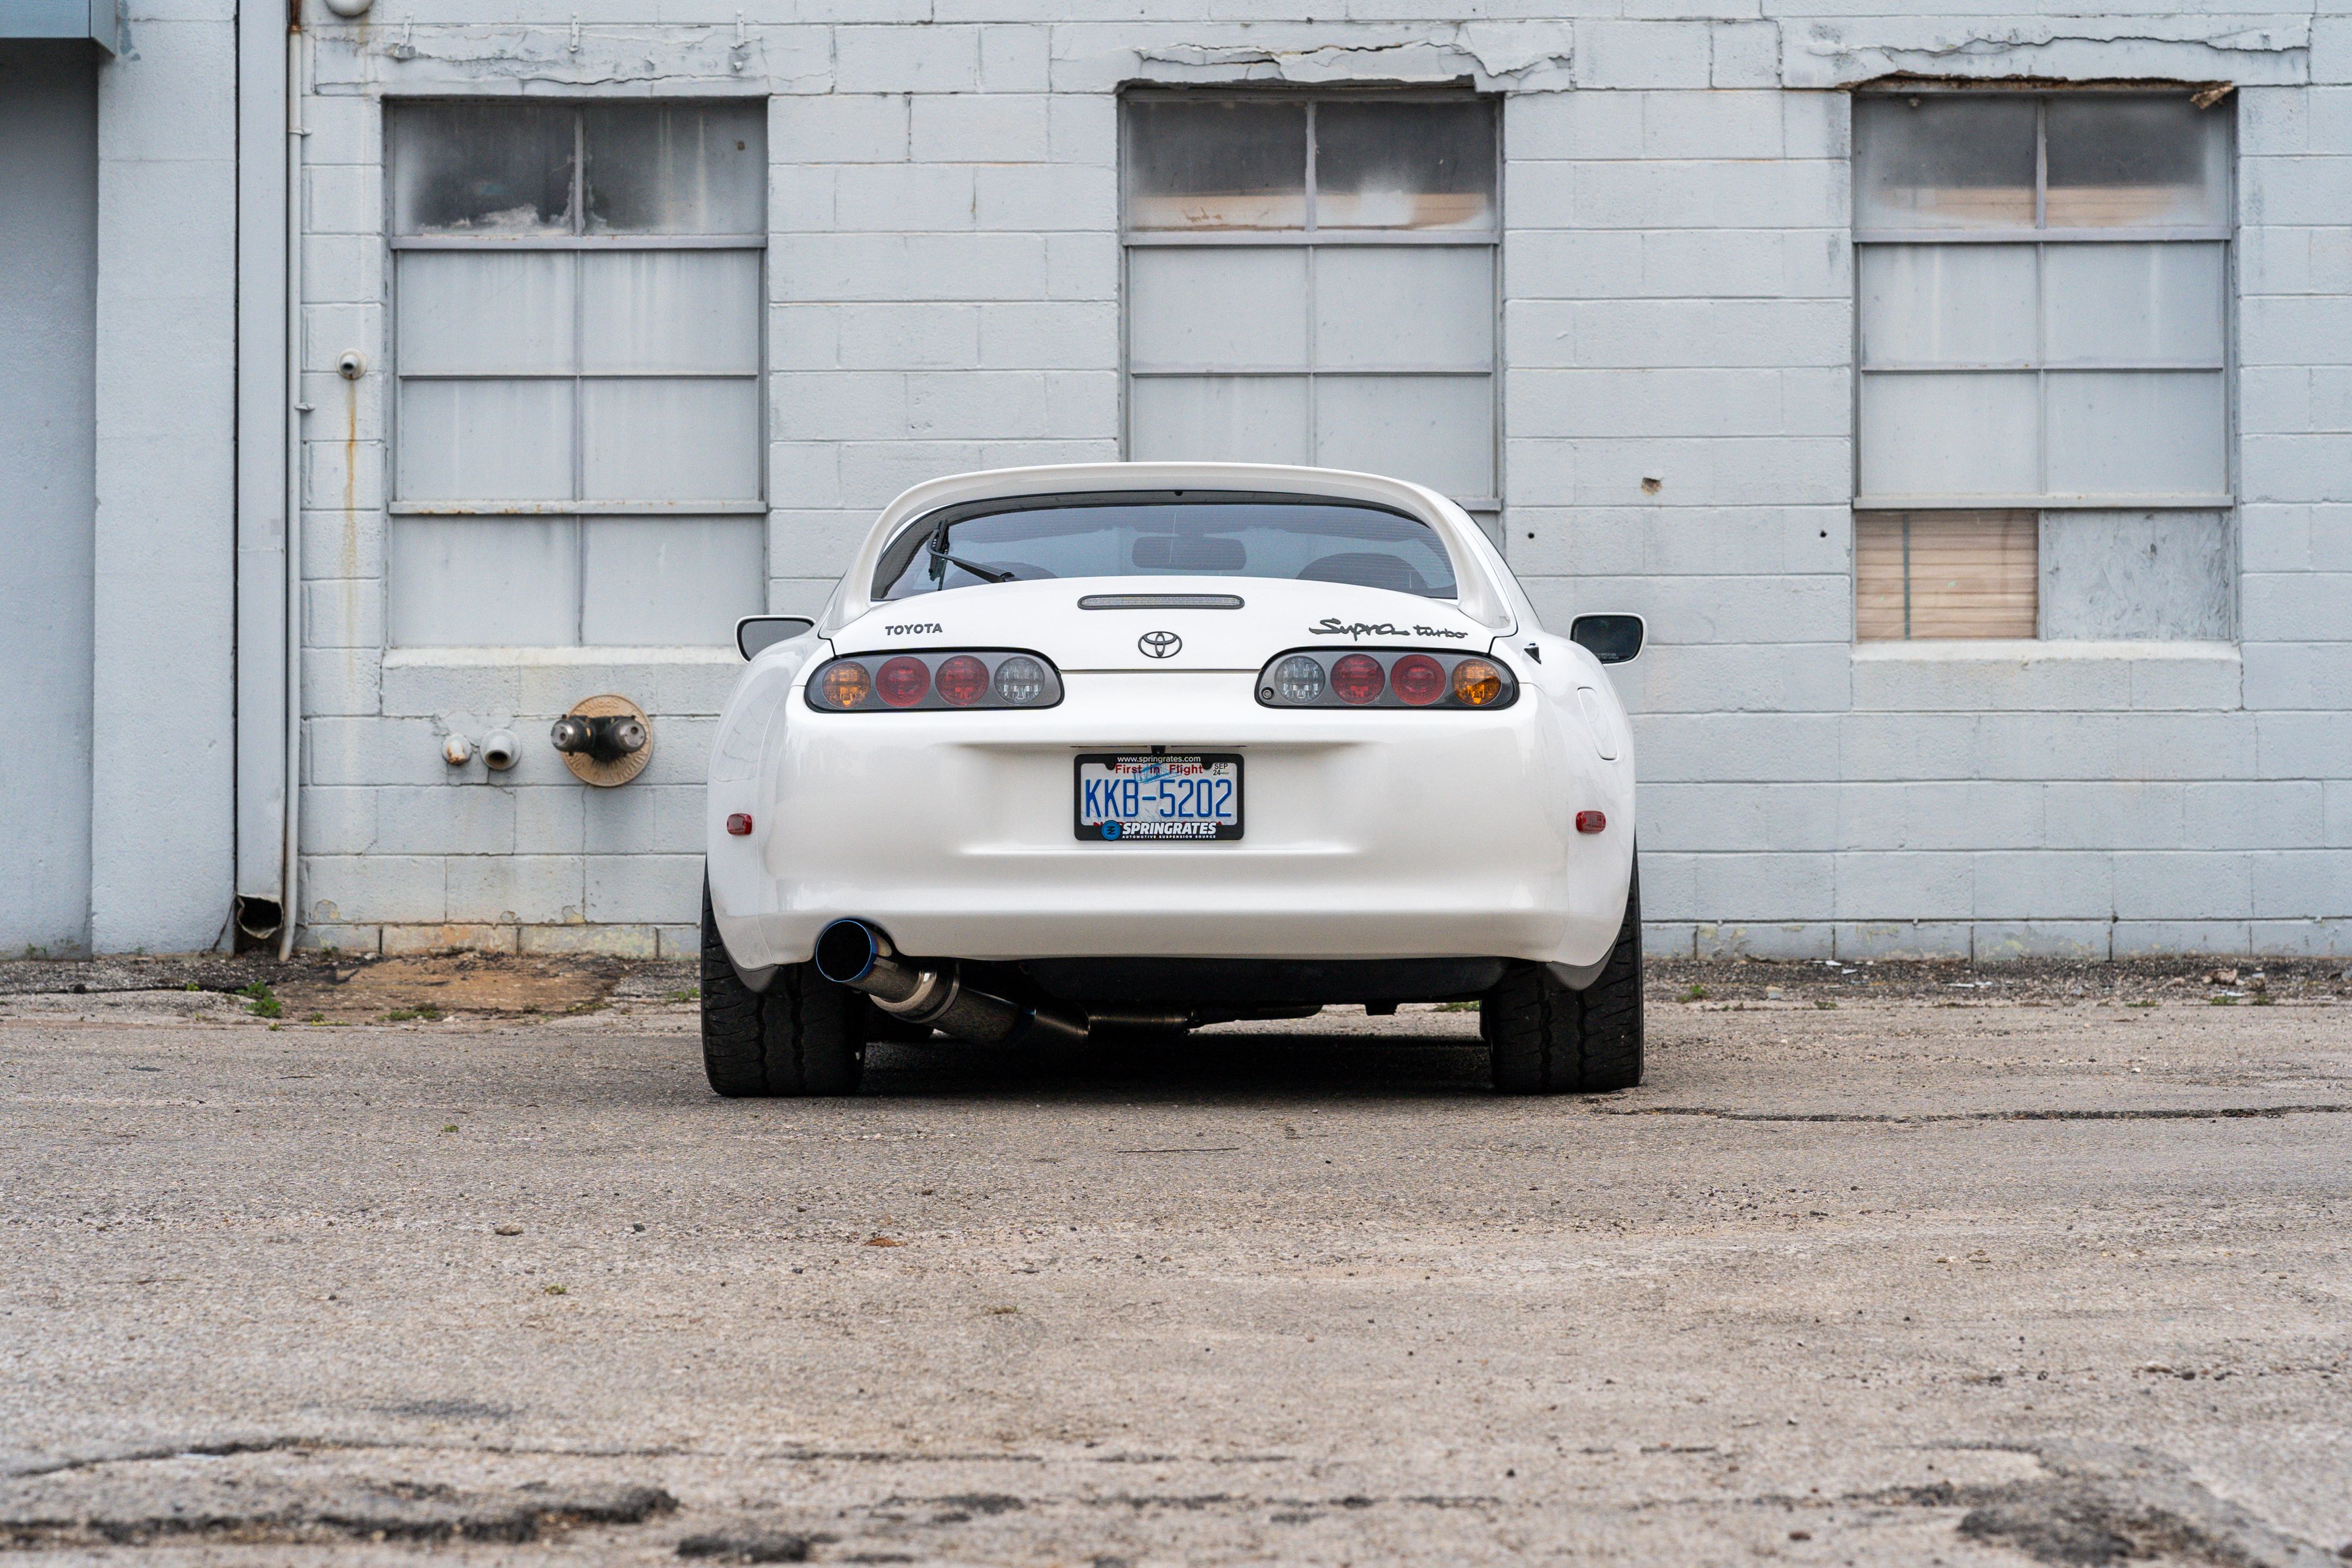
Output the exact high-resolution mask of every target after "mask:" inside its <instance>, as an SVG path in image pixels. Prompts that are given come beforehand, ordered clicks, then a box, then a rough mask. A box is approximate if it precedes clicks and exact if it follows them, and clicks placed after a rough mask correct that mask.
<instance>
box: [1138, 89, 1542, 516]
mask: <svg viewBox="0 0 2352 1568" xmlns="http://www.w3.org/2000/svg"><path fill="white" fill-rule="evenodd" d="M1126 115H1127V126H1126V136H1127V164H1126V174H1127V190H1126V222H1125V239H1126V245H1127V362H1128V387H1127V446H1128V454H1129V456H1131V457H1136V458H1143V459H1150V458H1177V459H1185V458H1191V459H1204V460H1234V461H1252V462H1265V463H1308V464H1316V465H1321V466H1324V467H1332V468H1355V469H1364V470H1369V471H1370V472H1373V473H1379V474H1391V475H1394V476H1397V477H1399V478H1403V479H1411V480H1414V481H1417V482H1418V483H1421V484H1423V485H1427V486H1430V487H1431V488H1433V489H1435V490H1438V491H1440V492H1442V493H1444V494H1445V495H1448V496H1451V497H1453V498H1454V500H1456V501H1458V502H1460V503H1461V504H1462V505H1463V506H1465V507H1468V508H1470V509H1471V510H1473V511H1488V512H1491V511H1493V510H1494V509H1495V508H1496V506H1497V505H1498V503H1497V502H1496V495H1497V493H1498V489H1499V486H1498V485H1497V482H1496V450H1495V449H1496V441H1495V436H1496V420H1495V255H1496V240H1497V237H1498V235H1499V234H1500V232H1501V231H1500V226H1499V224H1498V221H1497V210H1496V186H1495V170H1496V127H1495V116H1494V110H1493V107H1492V105H1491V104H1490V103H1489V102H1487V101H1486V100H1485V99H1475V98H1469V97H1465V96H1460V95H1454V96H1448V97H1418V96H1405V95H1382V96H1378V97H1341V96H1337V95H1332V96H1327V97H1322V98H1309V99H1299V98H1277V97H1271V96H1265V97H1258V96H1229V97H1210V96H1205V95H1198V94H1183V95H1169V96H1151V97H1137V98H1133V99H1129V101H1128V103H1127V105H1126Z"/></svg>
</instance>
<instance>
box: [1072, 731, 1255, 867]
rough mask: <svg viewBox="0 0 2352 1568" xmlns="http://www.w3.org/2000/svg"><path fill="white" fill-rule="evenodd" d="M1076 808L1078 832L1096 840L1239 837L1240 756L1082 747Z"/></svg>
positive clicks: (1236, 753) (1154, 841) (1149, 840)
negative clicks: (1087, 750)
mask: <svg viewBox="0 0 2352 1568" xmlns="http://www.w3.org/2000/svg"><path fill="white" fill-rule="evenodd" d="M1077 808H1078V810H1077V836H1078V837H1079V838H1081V839H1087V840H1090V841H1094V842H1097V843H1115V844H1131V843H1162V842H1166V841H1171V840H1175V841H1188V840H1195V841H1197V840H1215V839H1238V838H1240V837H1241V836H1242V759H1241V754H1240V753H1238V752H1233V751H1186V752H1126V751H1120V752H1109V751H1089V752H1084V753H1081V754H1080V755H1079V757H1078V789H1077Z"/></svg>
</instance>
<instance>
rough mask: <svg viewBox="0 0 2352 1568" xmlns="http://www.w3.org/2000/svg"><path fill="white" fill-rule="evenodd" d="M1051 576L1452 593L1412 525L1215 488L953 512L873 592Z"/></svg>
mask: <svg viewBox="0 0 2352 1568" xmlns="http://www.w3.org/2000/svg"><path fill="white" fill-rule="evenodd" d="M975 568H977V569H978V570H974V569H975ZM1059 577H1281V578H1290V579H1293V580H1297V581H1301V582H1348V583H1354V584H1355V585H1357V586H1358V587H1360V588H1387V589H1393V590H1395V591H1399V592H1402V593H1417V594H1420V595H1421V596H1422V597H1423V598H1425V599H1451V598H1453V597H1454V564H1453V562H1452V560H1451V559H1449V558H1448V557H1447V555H1446V553H1445V547H1444V544H1443V543H1441V542H1440V541H1439V539H1438V537H1437V530H1435V529H1434V528H1431V527H1430V526H1429V525H1428V524H1427V523H1424V522H1423V521H1422V520H1421V519H1420V518H1418V517H1406V516H1405V515H1404V514H1403V513H1402V512H1391V511H1390V510H1388V509H1387V508H1386V507H1373V506H1368V505H1365V504H1363V503H1360V502H1354V501H1316V500H1302V499H1299V498H1297V497H1285V496H1255V495H1246V494H1230V495H1229V494H1220V493H1217V492H1214V491H1205V492H1202V493H1199V494H1189V495H1185V496H1183V497H1181V498H1179V497H1176V496H1174V495H1152V494H1149V493H1133V492H1130V493H1128V494H1124V495H1111V496H1072V497H1057V498H1055V499H1054V500H1051V501H1040V500H1037V499H1034V498H1032V497H1024V498H1018V499H1013V500H1008V501H975V502H972V503H971V504H969V505H967V506H961V507H949V508H947V509H946V510H944V511H941V512H938V513H934V514H932V515H931V516H930V517H925V518H923V519H922V520H921V521H920V522H919V523H917V524H916V525H915V526H914V527H913V528H908V530H907V531H906V532H904V533H902V534H900V535H899V536H898V538H895V539H893V540H892V541H891V542H890V548H889V549H887V550H886V551H884V552H883V555H882V561H881V565H880V568H879V570H877V571H876V573H875V578H874V586H875V591H876V593H877V596H878V597H880V598H883V599H905V598H907V597H908V596H909V595H911V594H917V593H936V592H938V591H941V590H943V589H950V588H971V587H974V586H976V585H978V584H981V583H985V582H993V581H1014V582H1018V581H1034V580H1037V579H1040V578H1059Z"/></svg>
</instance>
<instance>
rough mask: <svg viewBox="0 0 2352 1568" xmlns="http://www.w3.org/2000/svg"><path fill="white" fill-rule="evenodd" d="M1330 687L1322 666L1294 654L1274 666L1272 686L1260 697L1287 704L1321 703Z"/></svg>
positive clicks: (1305, 656) (1262, 692)
mask: <svg viewBox="0 0 2352 1568" xmlns="http://www.w3.org/2000/svg"><path fill="white" fill-rule="evenodd" d="M1328 685H1330V683H1329V682H1328V680H1326V679H1325V678H1324V675H1323V666H1322V665H1321V664H1318V663H1316V662H1315V661H1314V660H1313V659H1310V658H1308V657H1307V655H1306V654H1304V653H1293V654H1292V655H1291V656H1290V657H1289V658H1287V659H1285V660H1283V661H1281V662H1280V663H1279V664H1276V665H1275V666H1274V674H1273V675H1272V676H1271V677H1270V684H1268V685H1266V686H1265V688H1264V689H1263V690H1262V691H1261V692H1260V694H1259V695H1262V696H1267V697H1277V698H1280V699H1281V700H1282V701H1284V702H1286V703H1311V702H1319V701H1321V700H1322V696H1323V693H1324V690H1325V688H1326V687H1328Z"/></svg>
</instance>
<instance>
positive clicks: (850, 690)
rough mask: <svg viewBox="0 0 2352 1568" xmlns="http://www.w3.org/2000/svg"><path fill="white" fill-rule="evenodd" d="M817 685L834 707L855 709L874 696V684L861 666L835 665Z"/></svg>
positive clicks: (864, 667)
mask: <svg viewBox="0 0 2352 1568" xmlns="http://www.w3.org/2000/svg"><path fill="white" fill-rule="evenodd" d="M817 684H818V685H820V686H821V687H822V688H823V689H824V700H825V701H826V702H827V703H829V704H831V705H832V706H835V707H856V706H859V705H861V704H863V703H864V702H865V701H866V698H867V697H870V696H872V695H874V682H873V680H872V678H871V677H870V676H868V675H867V674H866V666H865V665H863V664H835V665H834V666H833V667H832V668H831V669H829V670H827V671H825V673H824V679H823V680H822V681H820V682H818V683H817Z"/></svg>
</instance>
